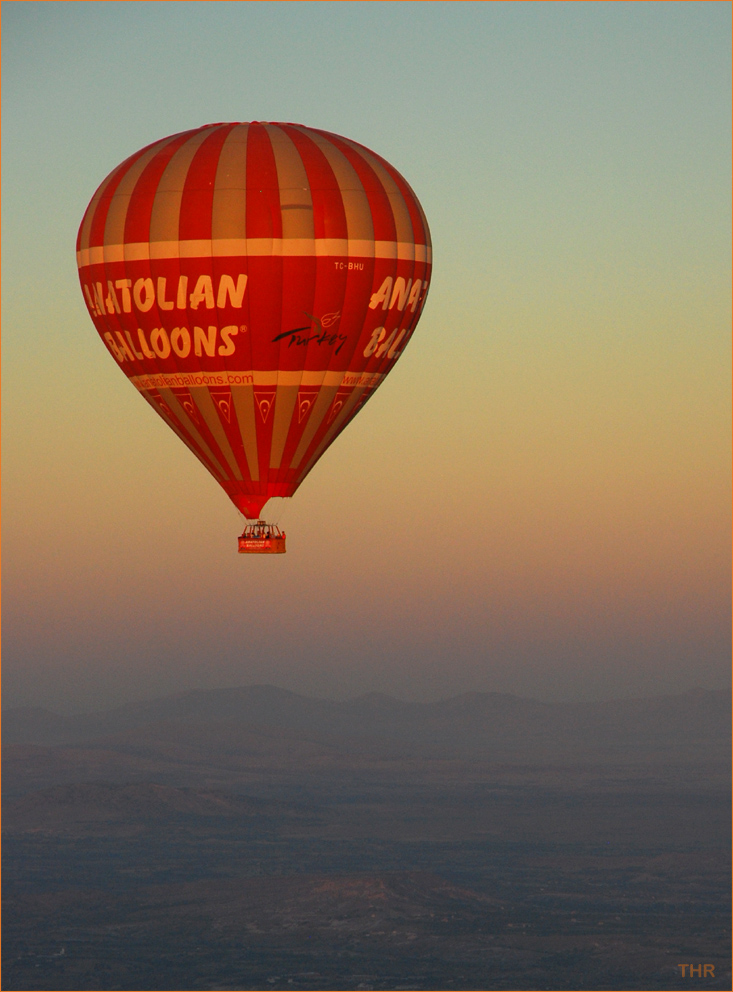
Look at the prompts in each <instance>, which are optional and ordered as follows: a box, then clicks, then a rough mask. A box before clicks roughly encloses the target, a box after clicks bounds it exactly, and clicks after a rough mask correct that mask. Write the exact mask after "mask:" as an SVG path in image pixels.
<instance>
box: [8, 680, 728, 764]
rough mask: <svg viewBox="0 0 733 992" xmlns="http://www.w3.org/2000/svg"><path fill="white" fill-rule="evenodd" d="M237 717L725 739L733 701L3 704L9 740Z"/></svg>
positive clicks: (632, 738) (410, 731)
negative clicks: (79, 707) (93, 708)
mask: <svg viewBox="0 0 733 992" xmlns="http://www.w3.org/2000/svg"><path fill="white" fill-rule="evenodd" d="M160 724H166V725H171V724H173V725H178V726H179V727H180V728H181V729H182V730H183V728H184V727H185V726H192V727H193V726H199V727H200V726H206V727H208V728H210V729H213V728H215V727H216V726H217V725H222V726H224V725H226V726H227V727H229V728H232V726H234V727H235V728H240V729H241V731H242V732H243V733H244V732H245V731H247V732H260V731H263V730H268V731H269V732H273V731H278V732H282V733H287V734H295V735H296V736H301V735H304V736H305V737H308V738H312V737H313V736H314V735H315V737H316V738H321V737H324V736H325V737H329V736H330V737H334V738H339V739H354V738H365V737H366V738H371V739H373V740H374V739H379V740H388V741H395V742H402V743H404V744H412V745H417V746H421V747H423V746H425V745H426V744H428V743H429V742H433V743H435V744H436V745H438V744H440V745H451V744H452V745H455V746H457V747H468V748H471V749H474V748H479V749H483V748H490V747H496V746H502V747H511V746H513V745H515V744H521V743H524V744H527V743H529V744H542V743H543V742H545V741H546V742H550V741H551V742H554V743H563V742H567V743H568V744H569V745H579V744H584V743H585V744H587V745H588V746H596V745H597V746H604V745H606V744H608V743H616V744H618V745H623V744H626V745H628V746H629V747H633V746H635V745H637V744H643V745H644V746H646V747H649V746H654V745H659V746H666V745H668V744H674V743H678V744H681V743H683V742H684V743H687V744H689V743H693V742H699V743H700V744H704V742H706V741H708V742H711V743H712V742H716V743H724V742H725V741H726V740H727V739H728V738H729V736H730V729H731V704H730V695H729V693H728V692H727V691H725V690H710V691H706V690H693V691H691V692H687V693H682V694H678V695H669V696H656V697H650V698H647V699H619V700H610V701H606V702H593V703H542V702H538V701H536V700H531V699H524V698H522V697H519V696H514V695H510V694H505V693H493V692H486V693H483V692H470V693H464V694H462V695H459V696H454V697H451V698H449V699H445V700H441V701H439V702H435V703H412V702H403V701H400V700H397V699H394V698H392V697H390V696H387V695H383V694H382V693H376V692H374V693H368V694H366V695H363V696H359V697H356V698H355V699H351V700H347V701H345V702H337V701H334V700H328V699H317V698H312V697H308V696H301V695H299V694H297V693H295V692H291V691H289V690H286V689H279V688H277V687H275V686H271V685H252V686H241V687H232V688H227V689H210V690H192V691H189V692H184V693H179V694H176V695H171V696H166V697H162V698H158V699H154V700H151V701H149V702H144V703H127V704H125V705H124V706H120V707H115V708H114V709H109V710H104V711H100V712H96V713H88V714H81V715H77V716H61V715H59V714H57V713H53V712H51V711H49V710H45V709H42V708H37V707H26V708H16V709H10V710H6V711H5V712H4V713H3V742H4V743H5V744H6V745H7V744H26V745H32V744H39V745H55V744H73V743H79V742H81V741H90V740H94V739H99V738H105V737H110V736H116V735H120V734H129V733H130V732H134V731H135V730H136V729H142V728H154V727H155V726H157V725H160Z"/></svg>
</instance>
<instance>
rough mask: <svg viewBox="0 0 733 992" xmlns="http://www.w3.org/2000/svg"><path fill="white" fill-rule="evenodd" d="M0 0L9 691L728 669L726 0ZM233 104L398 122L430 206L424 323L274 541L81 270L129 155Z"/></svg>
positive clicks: (331, 119) (630, 675) (416, 687)
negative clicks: (94, 207)
mask: <svg viewBox="0 0 733 992" xmlns="http://www.w3.org/2000/svg"><path fill="white" fill-rule="evenodd" d="M2 14H3V21H2V28H3V90H2V93H3V149H2V151H3V173H2V175H3V225H4V227H3V262H4V266H3V288H4V338H3V341H4V377H3V382H4V507H3V508H4V514H3V522H4V562H3V564H4V569H3V572H4V583H3V591H4V597H3V602H4V655H3V682H4V692H5V696H4V701H3V702H4V705H5V706H15V705H43V706H48V707H50V708H52V709H57V710H65V711H77V710H83V709H88V708H91V707H102V706H111V705H115V704H118V703H122V702H125V701H127V700H134V699H143V698H149V697H151V696H153V695H158V694H164V693H169V692H175V691H179V690H186V689H191V688H214V687H220V686H226V685H242V684H248V683H252V682H271V683H274V684H276V685H280V686H283V687H285V688H288V689H292V690H295V691H298V692H304V693H307V694H314V695H324V696H331V697H335V698H344V697H347V696H351V695H355V694H357V693H360V692H364V691H371V690H380V691H384V692H389V693H392V694H394V695H397V696H400V697H402V698H406V699H424V700H428V699H436V698H441V697H444V696H447V695H451V694H454V693H459V692H464V691H469V690H480V691H502V692H514V693H517V694H521V695H526V696H533V697H536V698H541V699H597V698H609V697H613V696H634V695H647V694H656V693H665V692H678V691H685V690H687V689H689V688H692V687H694V686H702V687H704V688H716V687H719V686H723V685H726V684H727V683H728V679H729V631H730V617H729V604H730V583H729V573H730V569H729V547H730V534H729V506H730V496H729V488H730V486H729V482H730V471H729V464H730V459H729V429H728V425H729V409H730V395H729V368H730V361H729V326H730V246H729V231H730V156H729V149H730V118H731V108H730V100H729V95H730V27H731V25H730V18H731V10H730V5H729V4H727V3H608V4H606V3H568V4H565V3H481V2H477V3H463V2H456V3H433V2H428V3H422V2H404V3H383V2H367V3H362V2H346V3H340V2H329V3H309V2H292V3H291V2H281V3H266V2H262V3H246V2H245V3H227V2H224V3H217V2H207V3H196V2H192V3H175V2H171V3H134V2H133V3H95V2H82V3H73V2H72V3H4V4H3V9H2ZM228 120H232V121H235V120H239V121H247V120H274V121H277V120H281V121H297V122H300V123H304V124H308V125H311V126H314V127H319V128H325V129H327V130H330V131H335V132H337V133H340V134H344V135H347V136H348V137H351V138H353V139H355V140H357V141H360V142H362V143H363V144H365V145H367V146H368V147H370V148H373V149H374V150H375V151H377V152H379V153H380V154H381V155H383V156H384V157H385V158H387V159H388V160H389V161H390V162H392V164H393V165H395V166H396V168H398V169H399V170H400V171H401V172H402V173H403V174H404V175H405V177H406V178H407V179H408V181H409V182H410V184H411V185H412V186H413V188H414V190H415V191H416V193H417V195H418V197H419V198H420V200H421V202H422V204H423V207H424V208H425V211H426V213H427V216H428V219H429V222H430V225H431V229H432V236H433V246H434V270H433V281H432V286H431V290H430V296H429V299H428V302H427V304H426V307H425V311H424V314H423V317H422V320H421V322H420V325H419V327H418V330H417V332H416V333H415V335H414V338H413V340H412V342H411V344H410V347H409V348H408V349H407V351H406V352H405V354H404V355H403V357H402V358H401V359H400V362H399V363H398V365H397V367H396V368H395V370H394V371H393V373H392V374H391V376H390V378H389V379H388V381H387V382H386V383H385V384H384V385H383V386H382V388H381V389H380V390H379V392H378V393H377V395H376V396H375V398H374V399H373V400H372V402H371V403H370V404H369V405H368V406H367V407H366V408H365V409H364V410H363V411H362V413H361V414H360V415H359V417H358V418H357V420H356V421H355V422H354V423H353V424H352V425H351V426H350V427H349V428H348V430H347V431H346V432H345V433H344V434H342V435H341V437H340V438H339V440H338V442H337V443H336V444H335V445H334V446H333V447H332V448H331V449H330V450H329V451H328V452H327V453H326V455H325V456H324V458H323V459H322V461H321V462H320V463H319V465H318V466H317V467H316V469H315V470H314V471H313V472H312V473H311V475H310V476H309V477H308V478H307V479H306V481H305V482H304V484H303V486H302V487H301V489H300V490H299V492H298V493H297V495H296V496H295V498H294V499H293V500H291V501H287V502H286V503H284V505H281V506H280V507H276V508H275V509H276V510H277V513H276V516H278V515H279V518H280V521H281V523H282V525H283V526H284V527H285V529H286V530H287V533H288V553H287V555H285V556H280V557H278V556H275V557H263V558H258V557H255V556H252V557H250V556H238V555H237V553H236V536H237V534H238V533H239V531H240V530H241V522H242V520H241V518H240V517H239V515H238V514H237V512H236V510H235V509H234V508H233V506H232V505H231V503H230V502H229V500H228V499H227V497H226V496H225V495H224V493H223V492H222V491H221V490H220V489H219V487H218V486H217V484H216V483H215V482H214V481H213V479H212V478H211V477H210V476H208V475H207V473H206V472H205V470H204V469H203V467H202V466H201V465H200V464H199V463H198V462H197V461H196V459H195V458H194V457H193V456H192V455H191V453H190V452H189V451H188V450H187V449H186V448H185V447H184V446H183V445H182V444H181V442H180V441H179V440H178V439H177V438H176V437H175V436H174V435H173V433H172V432H171V431H170V430H169V429H168V428H167V427H166V425H165V424H164V423H163V422H162V421H161V420H160V419H159V418H157V417H155V416H154V414H153V413H152V412H151V411H150V409H149V408H148V406H147V404H145V403H144V402H143V401H142V399H141V398H140V396H139V395H137V393H136V390H135V389H134V388H133V387H132V386H131V385H130V384H129V383H128V382H127V381H126V379H125V378H124V376H123V375H122V374H121V373H120V371H119V370H118V368H117V367H116V363H115V362H114V361H113V360H112V359H111V357H110V356H109V354H108V353H107V352H106V350H105V349H104V347H103V346H102V344H101V342H100V341H99V339H98V337H97V334H96V332H95V330H94V328H93V326H92V323H91V321H90V319H89V316H88V314H87V312H86V307H85V305H84V303H83V299H82V296H81V292H80V289H79V284H78V280H77V275H76V262H75V254H74V242H75V237H76V231H77V228H78V225H79V222H80V220H81V217H82V214H83V212H84V210H85V208H86V205H87V203H88V201H89V199H90V198H91V196H92V193H93V192H94V190H95V189H96V187H97V185H98V184H99V183H100V182H101V180H102V179H103V178H104V177H105V176H106V175H107V173H108V172H109V171H110V170H111V169H112V168H113V167H114V166H115V165H117V164H118V162H120V161H121V160H122V159H124V158H125V157H126V156H127V155H129V154H131V153H132V152H134V151H136V150H137V149H138V148H140V147H142V146H144V145H146V144H147V143H149V142H151V141H153V140H155V139H157V138H160V137H163V136H164V135H167V134H171V133H174V132H176V131H181V130H185V129H188V128H193V127H196V126H199V125H201V124H204V123H207V122H212V121H228ZM280 502H281V504H282V503H283V501H280ZM270 506H273V504H270ZM266 515H267V514H266Z"/></svg>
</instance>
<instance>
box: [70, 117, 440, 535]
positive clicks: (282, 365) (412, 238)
mask: <svg viewBox="0 0 733 992" xmlns="http://www.w3.org/2000/svg"><path fill="white" fill-rule="evenodd" d="M77 261H78V266H79V278H80V280H81V286H82V290H83V293H84V299H85V301H86V305H87V307H88V309H89V313H90V315H91V317H92V320H93V321H94V325H95V327H96V328H97V331H98V332H99V334H100V336H101V338H102V340H103V341H104V343H105V344H106V346H107V348H108V349H109V351H110V353H111V354H112V356H113V357H114V359H115V361H116V362H118V364H119V365H120V367H121V368H122V370H123V372H124V373H125V375H126V376H127V377H128V378H129V379H130V381H131V382H132V383H133V384H134V385H135V387H136V388H137V389H138V390H139V391H140V393H141V394H142V395H143V396H144V397H145V399H146V400H148V402H149V403H150V404H151V406H152V407H153V408H154V409H155V410H156V412H157V413H159V414H160V416H162V417H163V419H164V420H165V421H166V422H167V423H168V424H169V426H170V427H171V428H172V429H173V430H174V431H175V432H176V434H178V436H179V437H180V438H181V439H182V440H183V441H184V442H185V444H187V445H188V447H189V448H190V449H191V450H192V451H193V452H194V454H195V455H196V456H197V457H198V458H199V459H200V460H201V461H202V462H203V464H204V465H205V466H206V468H207V469H208V470H209V472H211V474H212V475H213V476H214V478H215V479H216V481H217V482H218V483H219V484H220V485H221V486H222V488H223V489H224V490H225V492H226V493H227V494H228V495H229V497H230V498H231V499H232V500H233V502H234V503H235V505H236V506H237V507H238V508H239V509H240V510H241V511H242V513H244V514H245V516H247V517H250V518H254V517H258V516H259V515H260V511H261V509H262V507H263V505H264V504H265V503H266V502H267V500H268V499H269V498H270V497H271V496H291V495H292V494H293V493H294V492H295V490H296V489H297V488H298V486H299V485H300V483H301V482H302V481H303V479H304V478H305V476H306V475H307V474H308V472H309V471H310V469H311V468H312V467H313V465H314V464H315V463H316V461H317V460H318V458H320V456H321V455H322V454H323V452H324V451H325V450H326V448H327V447H328V446H329V445H330V444H331V443H332V442H333V441H334V439H335V438H336V437H337V436H338V435H339V434H340V433H341V431H342V430H343V429H344V427H345V426H346V425H347V424H348V423H349V421H350V420H351V419H352V417H354V415H355V414H356V413H357V412H358V410H359V409H360V408H361V406H362V405H363V404H364V402H365V401H366V400H367V399H368V398H369V396H371V395H372V393H373V392H374V390H375V389H376V388H377V386H378V385H379V384H380V383H381V382H382V380H383V379H384V377H385V375H387V373H388V372H389V370H390V369H391V368H392V366H393V365H394V363H395V361H396V360H397V358H398V357H399V355H400V353H401V352H402V350H403V349H404V347H405V345H406V344H407V342H408V341H409V339H410V337H411V335H412V333H413V331H414V329H415V326H416V324H417V321H418V319H419V317H420V313H421V311H422V308H423V305H424V303H425V296H426V293H427V289H428V284H429V282H430V272H431V267H432V259H431V247H430V232H429V230H428V225H427V221H426V219H425V215H424V213H423V211H422V208H421V207H420V204H419V202H418V200H417V197H416V196H415V194H414V193H413V192H412V190H411V189H410V187H409V186H408V184H407V182H406V181H405V180H404V179H403V178H402V176H401V175H400V174H399V173H398V172H397V170H396V169H394V168H393V167H392V166H391V165H389V164H388V163H387V162H385V160H384V159H383V158H380V156H378V155H376V154H375V153H374V152H371V151H369V150H368V149H367V148H365V147H364V146H363V145H360V144H357V143H356V142H354V141H350V140H348V139H347V138H342V137H339V136H338V135H336V134H331V133H329V132H327V131H321V130H317V129H314V128H308V127H304V126H302V125H300V124H270V123H251V124H208V125H206V126H204V127H200V128H197V129H196V130H193V131H185V132H183V133H181V134H174V135H172V136H170V137H168V138H164V139H163V140H161V141H156V142H155V143H154V144H152V145H148V146H147V147H146V148H143V149H142V150H141V151H139V152H137V153H136V154H134V155H132V156H131V157H130V158H128V159H126V161H124V162H123V163H122V164H121V165H120V166H118V167H117V168H116V169H115V170H114V171H113V172H112V173H110V175H109V176H108V177H107V178H106V179H105V180H104V182H103V183H102V184H101V186H100V187H99V189H98V190H97V192H96V193H95V194H94V196H93V198H92V200H91V202H90V204H89V206H88V207H87V210H86V213H85V214H84V219H83V220H82V223H81V227H80V229H79V235H78V239H77Z"/></svg>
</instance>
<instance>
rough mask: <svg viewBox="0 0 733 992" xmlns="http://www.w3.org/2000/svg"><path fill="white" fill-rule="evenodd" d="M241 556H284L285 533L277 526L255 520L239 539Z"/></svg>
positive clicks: (247, 526)
mask: <svg viewBox="0 0 733 992" xmlns="http://www.w3.org/2000/svg"><path fill="white" fill-rule="evenodd" d="M239 553H240V555H284V554H285V533H284V531H281V530H280V528H279V527H278V526H277V525H276V524H268V523H265V521H264V520H255V521H254V522H253V523H251V524H247V525H246V527H245V528H244V530H243V532H242V533H241V535H240V537H239Z"/></svg>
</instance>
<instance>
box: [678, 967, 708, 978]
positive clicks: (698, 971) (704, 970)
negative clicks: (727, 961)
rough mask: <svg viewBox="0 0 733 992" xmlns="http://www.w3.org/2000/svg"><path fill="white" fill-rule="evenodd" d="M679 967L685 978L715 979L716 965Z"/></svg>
mask: <svg viewBox="0 0 733 992" xmlns="http://www.w3.org/2000/svg"><path fill="white" fill-rule="evenodd" d="M677 967H678V968H680V969H681V971H682V977H683V978H715V965H714V964H678V965H677ZM688 968H689V971H688Z"/></svg>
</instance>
